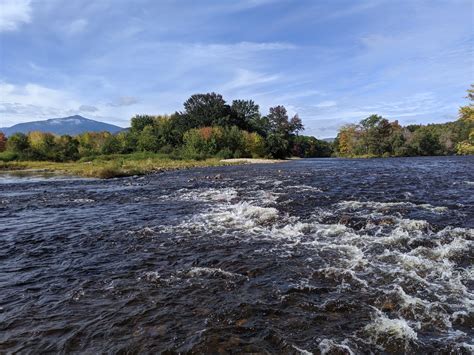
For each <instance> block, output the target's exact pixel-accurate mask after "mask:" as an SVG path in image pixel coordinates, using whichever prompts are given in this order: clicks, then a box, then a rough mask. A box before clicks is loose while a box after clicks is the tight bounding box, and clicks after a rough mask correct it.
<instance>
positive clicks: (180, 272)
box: [0, 157, 474, 354]
mask: <svg viewBox="0 0 474 355" xmlns="http://www.w3.org/2000/svg"><path fill="white" fill-rule="evenodd" d="M473 241H474V157H439V158H400V159H375V160H342V159H319V160H300V161H292V162H288V163H282V164H270V165H253V166H233V167H219V168H206V169H194V170H187V171H179V172H167V173H161V174H157V175H149V176H145V177H133V178H121V179H112V180H88V179H57V178H51V177H30V178H25V177H20V178H18V177H12V176H8V175H5V174H3V175H0V352H27V353H38V352H54V353H56V352H87V353H97V352H128V353H141V352H160V351H161V352H164V353H176V352H182V353H187V352H193V353H218V352H221V353H227V352H233V353H239V352H253V353H290V354H292V353H293V354H298V353H302V354H308V353H310V352H311V353H315V354H318V353H325V354H326V353H328V354H350V353H355V354H357V353H367V352H375V353H381V352H382V353H383V352H385V353H428V352H438V353H455V354H458V353H459V354H469V353H472V351H473V349H474V347H473V336H474V333H473V330H472V329H473V326H474V308H473V307H474V293H473V286H474V281H473V275H474V267H473V259H474V248H473V244H474V242H473Z"/></svg>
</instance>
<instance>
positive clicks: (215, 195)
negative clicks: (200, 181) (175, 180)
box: [175, 188, 238, 202]
mask: <svg viewBox="0 0 474 355" xmlns="http://www.w3.org/2000/svg"><path fill="white" fill-rule="evenodd" d="M237 195H238V192H237V190H235V189H233V188H225V189H192V190H189V189H181V190H178V191H177V193H176V195H175V197H176V198H178V199H179V200H184V201H216V202H218V201H226V202H230V201H231V200H233V199H235V198H236V197H237Z"/></svg>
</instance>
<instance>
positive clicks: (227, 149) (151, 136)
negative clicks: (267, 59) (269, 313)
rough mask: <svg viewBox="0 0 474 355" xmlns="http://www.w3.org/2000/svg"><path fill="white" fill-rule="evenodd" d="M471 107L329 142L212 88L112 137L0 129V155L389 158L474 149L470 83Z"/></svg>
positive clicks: (364, 128)
mask: <svg viewBox="0 0 474 355" xmlns="http://www.w3.org/2000/svg"><path fill="white" fill-rule="evenodd" d="M468 98H469V99H470V104H468V105H467V106H464V107H461V108H460V110H459V118H458V119H457V120H456V121H454V122H448V123H443V124H428V125H408V126H401V125H400V124H399V123H398V121H389V120H388V119H386V118H384V117H382V116H379V115H371V116H369V117H367V118H365V119H363V120H361V121H360V122H359V123H358V124H350V125H345V126H343V127H341V128H340V129H339V132H338V134H337V137H336V139H335V140H334V142H333V143H328V142H326V141H322V140H318V139H316V138H315V137H311V136H304V135H300V132H301V131H303V129H304V127H303V124H302V121H301V119H300V118H299V117H298V115H294V116H293V117H289V115H288V112H287V110H286V109H285V107H284V106H275V107H271V108H270V109H269V112H268V113H267V114H266V115H262V114H261V113H260V108H259V106H258V105H257V104H256V103H255V102H254V101H252V100H234V101H232V103H231V104H228V103H226V101H225V100H224V99H223V97H222V95H219V94H216V93H207V94H196V95H192V96H191V97H190V98H189V99H188V100H186V102H185V103H184V110H183V111H180V112H175V113H173V114H171V115H158V116H152V115H136V116H134V117H132V119H131V122H130V128H129V129H126V130H123V131H121V132H119V133H117V134H111V133H109V132H86V133H83V134H79V135H77V136H69V135H62V136H57V135H53V134H51V133H45V132H37V131H36V132H30V133H28V134H23V133H15V134H13V135H12V136H10V137H8V138H7V137H6V136H5V135H4V134H3V133H2V132H0V160H4V161H9V160H50V161H58V162H63V161H75V160H79V159H89V158H92V157H95V156H98V155H111V154H130V153H135V152H153V153H162V154H167V155H169V156H170V157H172V158H175V159H181V158H186V159H205V158H209V157H219V158H222V159H227V158H244V157H253V158H258V157H265V158H286V157H289V156H295V157H302V158H312V157H329V156H339V157H390V156H420V155H421V156H423V155H451V154H461V155H465V154H474V105H473V102H474V86H473V87H472V88H471V89H470V90H468Z"/></svg>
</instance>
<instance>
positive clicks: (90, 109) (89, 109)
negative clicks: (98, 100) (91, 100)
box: [79, 105, 99, 112]
mask: <svg viewBox="0 0 474 355" xmlns="http://www.w3.org/2000/svg"><path fill="white" fill-rule="evenodd" d="M79 111H82V112H96V111H99V109H98V108H97V107H95V106H91V105H81V106H79Z"/></svg>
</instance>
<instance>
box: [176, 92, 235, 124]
mask: <svg viewBox="0 0 474 355" xmlns="http://www.w3.org/2000/svg"><path fill="white" fill-rule="evenodd" d="M184 109H185V111H186V112H185V113H186V115H187V118H188V120H189V121H190V124H191V126H192V127H193V128H197V127H206V126H214V125H221V126H225V125H229V124H231V123H232V117H231V110H230V107H229V105H227V104H226V102H225V100H224V99H223V98H222V95H219V94H216V93H214V92H211V93H207V94H195V95H192V96H191V97H190V98H189V99H188V100H186V102H185V103H184Z"/></svg>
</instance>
